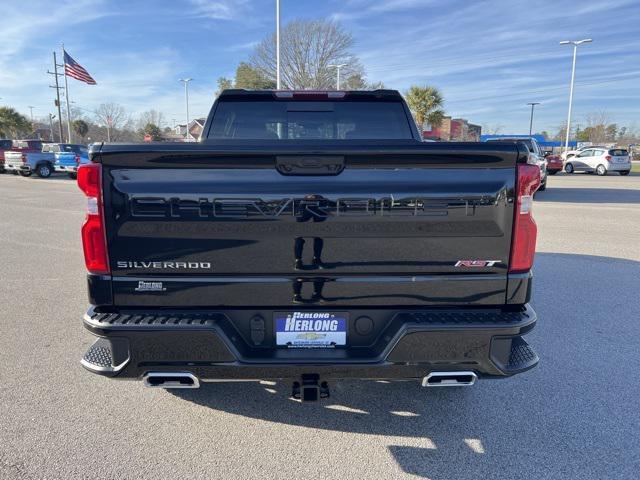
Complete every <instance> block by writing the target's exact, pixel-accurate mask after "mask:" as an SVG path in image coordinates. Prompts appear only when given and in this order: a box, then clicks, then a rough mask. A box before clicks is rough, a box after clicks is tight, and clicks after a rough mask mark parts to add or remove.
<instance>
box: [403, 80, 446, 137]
mask: <svg viewBox="0 0 640 480" xmlns="http://www.w3.org/2000/svg"><path fill="white" fill-rule="evenodd" d="M405 97H406V100H407V104H409V108H410V109H411V111H412V112H413V114H414V116H415V118H416V123H417V124H418V130H420V135H422V131H423V130H424V124H425V122H428V123H429V125H431V126H432V127H438V126H440V123H441V122H442V119H443V118H444V111H443V110H442V108H441V107H442V105H443V104H444V100H443V98H442V94H441V93H440V91H439V90H438V89H437V88H436V87H430V86H428V85H425V86H423V87H420V86H417V85H413V86H412V87H411V88H410V89H409V91H408V92H407V93H406V94H405Z"/></svg>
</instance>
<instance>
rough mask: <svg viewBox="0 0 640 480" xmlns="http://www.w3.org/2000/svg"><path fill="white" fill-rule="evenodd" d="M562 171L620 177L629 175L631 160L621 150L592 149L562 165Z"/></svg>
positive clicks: (624, 151)
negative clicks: (614, 173)
mask: <svg viewBox="0 0 640 480" xmlns="http://www.w3.org/2000/svg"><path fill="white" fill-rule="evenodd" d="M564 171H565V172H567V173H573V172H596V173H597V174H598V175H606V174H607V173H608V172H619V173H620V175H629V172H630V171H631V159H630V158H629V152H628V151H626V150H625V149H623V148H611V149H607V148H603V147H592V148H587V149H585V150H583V151H582V152H580V153H579V154H577V155H576V156H574V157H571V158H569V159H568V160H567V161H566V163H565V165H564Z"/></svg>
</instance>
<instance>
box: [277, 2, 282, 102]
mask: <svg viewBox="0 0 640 480" xmlns="http://www.w3.org/2000/svg"><path fill="white" fill-rule="evenodd" d="M276 88H277V89H278V90H280V89H281V88H282V85H281V83H280V0H276Z"/></svg>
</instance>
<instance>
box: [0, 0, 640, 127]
mask: <svg viewBox="0 0 640 480" xmlns="http://www.w3.org/2000/svg"><path fill="white" fill-rule="evenodd" d="M274 5H275V0H269V1H266V0H255V1H249V0H219V1H208V0H173V1H156V2H152V1H136V0H127V1H124V0H111V1H106V0H71V1H65V0H58V1H56V2H51V1H50V0H43V1H30V0H22V1H16V0H9V2H8V3H7V2H6V0H5V1H4V2H3V4H2V7H0V10H1V11H2V28H0V97H1V99H0V104H4V105H11V106H14V107H16V108H18V109H19V110H20V111H22V112H23V113H25V114H28V113H29V108H28V106H29V105H32V106H34V107H35V109H34V115H35V116H36V117H40V116H46V114H47V113H49V112H52V113H54V107H53V101H52V99H53V89H50V88H48V85H49V82H50V80H51V79H50V76H48V75H47V74H46V70H47V69H48V68H51V52H52V50H53V49H56V48H58V49H59V45H60V43H61V42H64V44H65V46H66V49H67V51H68V52H69V53H70V54H71V55H72V56H73V57H74V58H75V59H76V61H78V62H79V63H80V64H81V65H83V66H84V67H85V68H86V69H87V70H88V71H89V72H90V73H91V75H92V76H93V77H94V78H95V79H96V80H97V82H98V85H97V86H89V85H85V84H83V83H80V82H78V81H76V80H73V79H69V81H70V84H69V89H70V98H71V99H72V100H73V101H74V102H76V105H77V106H78V107H80V108H83V109H85V110H87V111H90V110H93V109H95V107H97V105H99V104H100V103H102V102H117V103H120V104H122V105H123V106H124V107H125V108H126V109H127V110H128V111H129V112H130V113H132V114H136V113H139V112H141V111H144V110H148V109H152V108H153V109H157V110H160V111H162V112H163V113H164V115H165V118H166V119H167V121H168V123H171V119H173V118H175V119H176V120H177V121H178V122H180V121H181V120H182V119H183V118H184V99H183V90H182V86H181V84H180V83H179V82H178V79H179V78H180V77H183V76H189V77H193V78H194V81H193V82H192V84H191V89H190V97H191V102H190V104H191V114H192V116H194V115H199V116H205V115H206V114H207V112H208V109H209V107H210V105H211V102H212V101H213V94H214V92H215V90H216V79H217V78H218V77H220V76H229V77H231V76H233V72H234V70H235V66H236V65H237V63H238V62H240V61H242V60H246V59H247V57H248V56H249V54H250V52H251V48H252V46H253V45H255V43H256V42H258V41H260V40H261V39H262V38H264V37H265V36H266V35H267V34H269V33H270V32H272V31H273V28H274ZM298 18H332V19H334V20H338V21H340V22H342V23H343V25H344V26H345V27H346V29H347V30H349V31H351V32H352V33H353V36H354V38H355V41H356V44H355V48H354V50H355V53H356V54H357V55H358V56H359V57H360V59H361V60H362V63H363V64H364V66H365V69H366V72H367V77H368V79H369V80H370V81H383V82H384V83H385V85H386V86H387V87H388V88H396V89H399V90H401V91H404V90H405V89H407V88H408V87H409V86H410V85H412V84H429V85H435V86H437V87H438V88H440V89H441V90H442V92H443V94H444V97H445V101H446V104H445V109H446V111H447V113H448V114H450V115H453V116H454V117H465V118H468V119H469V120H470V121H472V122H474V123H480V124H484V125H492V126H497V125H501V126H503V128H502V131H503V132H504V133H519V132H526V131H528V125H529V110H528V107H527V106H526V103H527V102H532V101H535V102H541V103H542V105H540V106H539V107H537V110H536V117H535V125H534V130H536V131H540V130H548V131H555V130H557V129H558V127H559V126H560V125H561V124H562V122H563V121H564V120H565V118H566V111H567V102H568V85H569V78H570V67H571V48H570V47H568V46H561V45H558V42H559V41H560V40H565V39H580V38H587V37H591V38H593V39H594V42H593V43H592V44H590V45H586V46H583V47H580V51H579V56H578V68H577V77H576V92H575V101H574V119H575V122H576V123H578V124H580V123H582V125H583V126H584V125H585V122H586V116H587V115H588V114H589V113H590V112H595V111H602V110H605V111H606V112H607V114H608V116H609V118H610V120H611V121H613V122H617V123H618V124H621V125H628V126H631V127H635V128H636V129H639V128H640V1H639V0H592V1H590V0H584V1H580V2H576V1H566V0H554V1H531V0H530V1H524V0H508V1H446V2H445V1H442V0H439V1H435V0H387V1H378V0H335V1H334V0H325V1H302V0H295V1H294V0H282V22H283V23H286V22H287V21H288V20H292V19H298Z"/></svg>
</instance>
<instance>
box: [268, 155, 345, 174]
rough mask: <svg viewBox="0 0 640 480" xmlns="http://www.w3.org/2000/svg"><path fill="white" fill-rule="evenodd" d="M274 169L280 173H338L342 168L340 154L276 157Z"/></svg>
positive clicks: (342, 163)
mask: <svg viewBox="0 0 640 480" xmlns="http://www.w3.org/2000/svg"><path fill="white" fill-rule="evenodd" d="M276 169H277V170H278V171H279V172H280V173H281V174H282V175H338V174H339V173H341V172H342V170H344V157H340V156H315V155H314V156H306V155H305V156H286V157H284V156H282V157H276Z"/></svg>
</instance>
